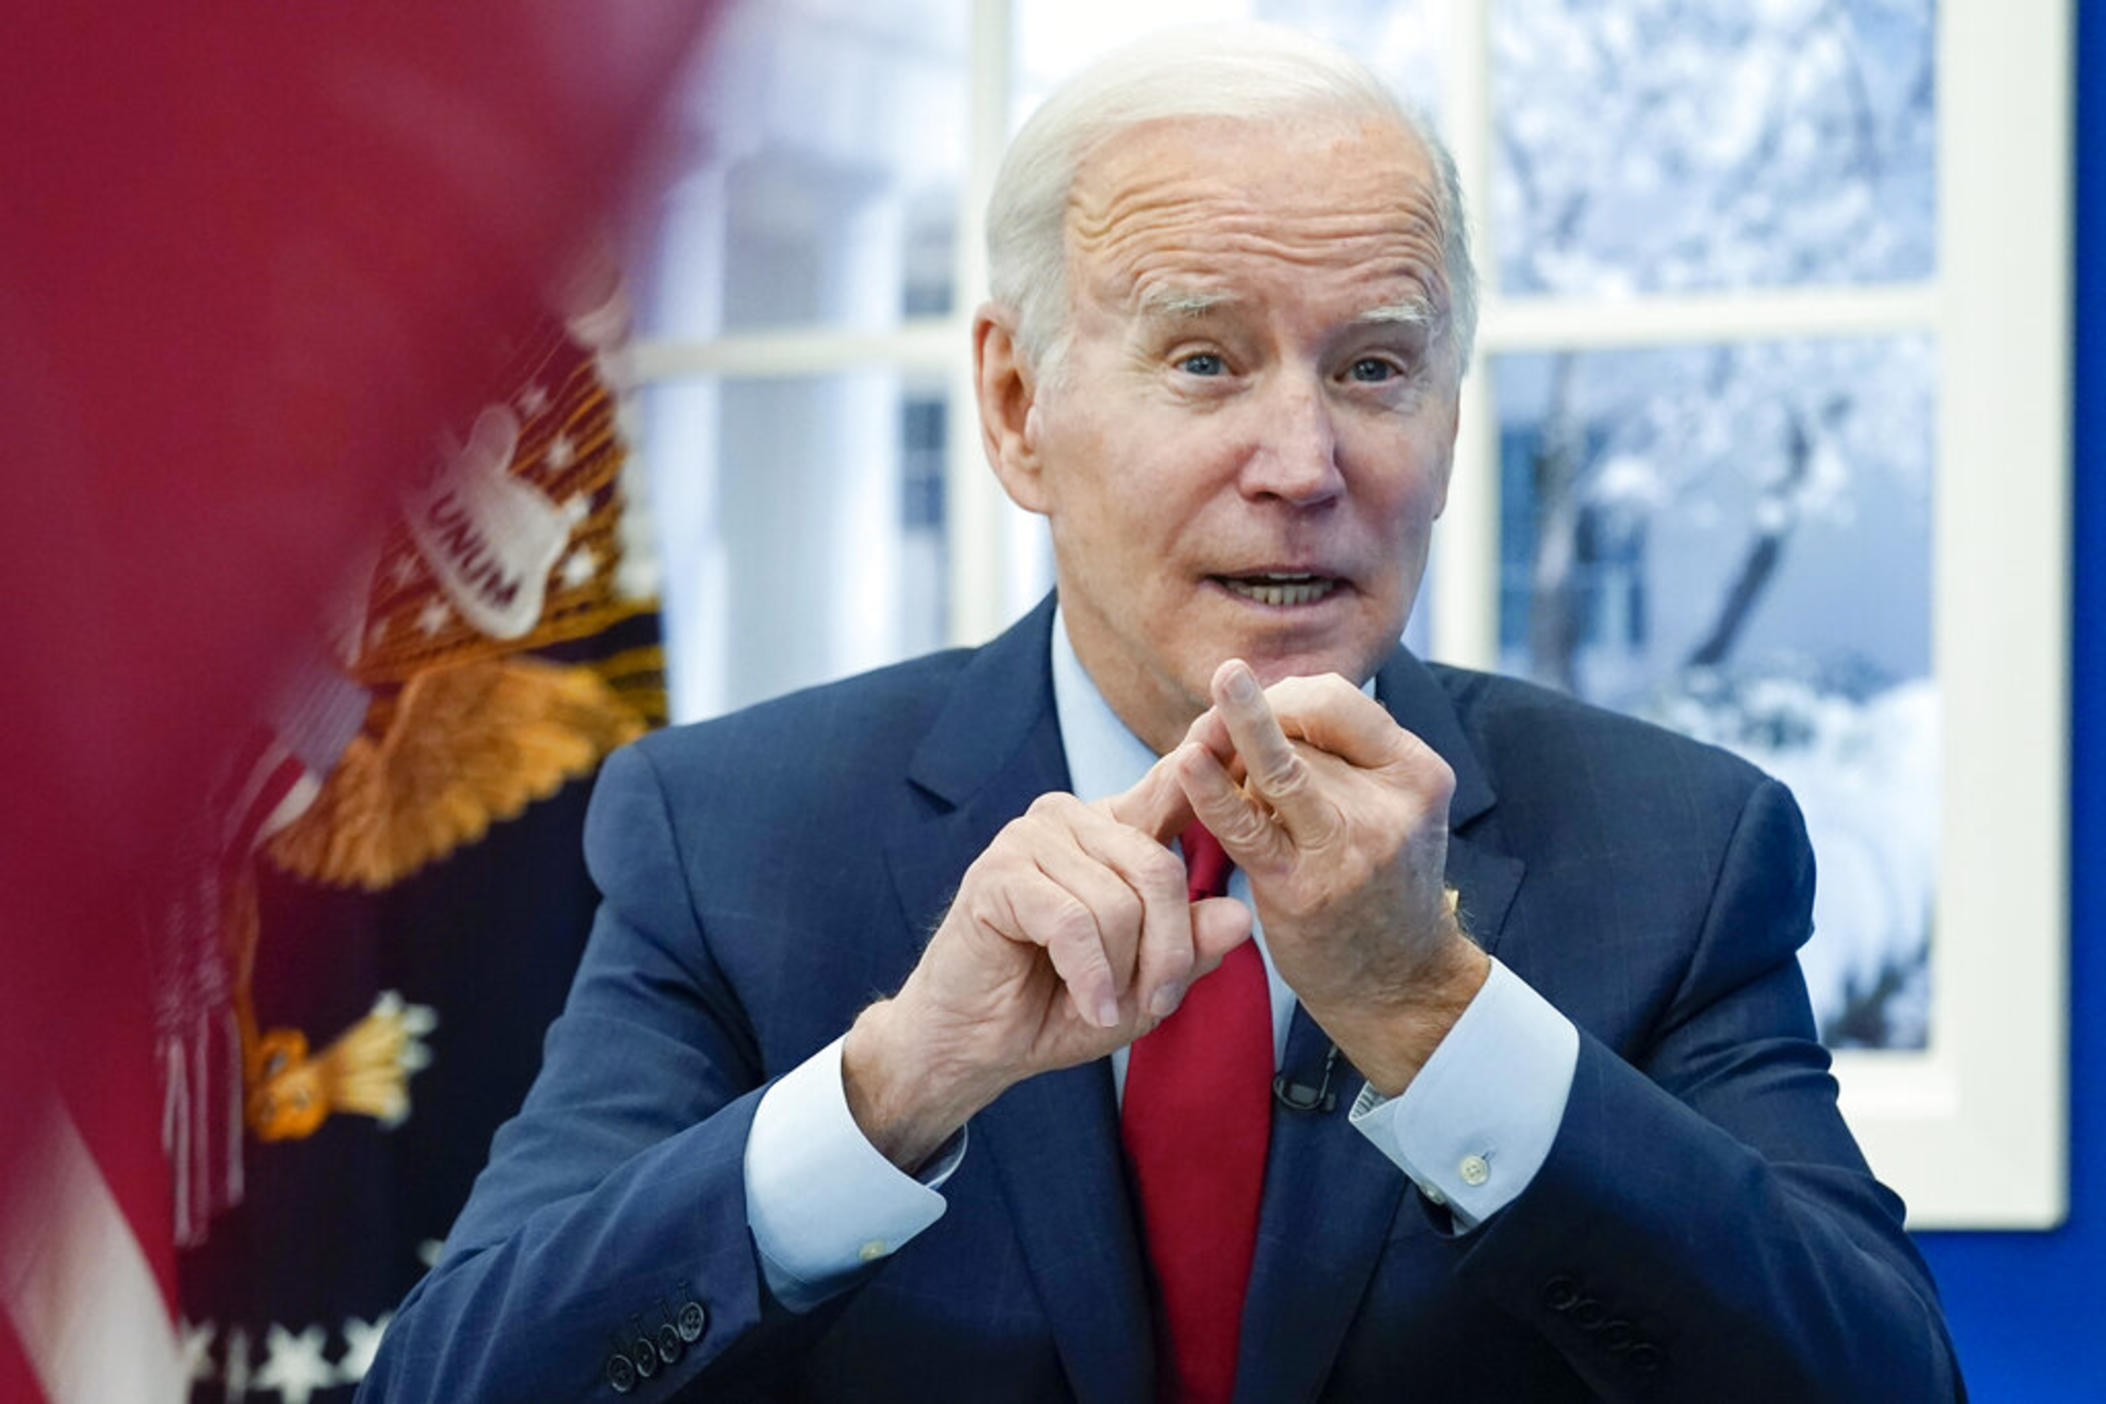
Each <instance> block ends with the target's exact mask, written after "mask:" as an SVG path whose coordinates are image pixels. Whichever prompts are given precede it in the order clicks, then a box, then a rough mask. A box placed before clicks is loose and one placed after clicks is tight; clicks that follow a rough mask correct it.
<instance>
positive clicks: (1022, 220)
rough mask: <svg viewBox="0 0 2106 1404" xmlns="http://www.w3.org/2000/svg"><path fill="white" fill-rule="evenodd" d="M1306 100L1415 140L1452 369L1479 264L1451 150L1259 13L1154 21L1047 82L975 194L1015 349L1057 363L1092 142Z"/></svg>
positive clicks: (1339, 54)
mask: <svg viewBox="0 0 2106 1404" xmlns="http://www.w3.org/2000/svg"><path fill="white" fill-rule="evenodd" d="M1315 114H1323V115H1335V116H1339V117H1345V118H1354V119H1374V120H1376V121H1381V122H1386V123H1389V124H1391V125H1392V126H1394V127H1396V128H1398V129H1399V130H1402V131H1404V132H1407V133H1409V134H1410V135H1411V136H1412V137H1413V138H1414V139H1416V140H1417V141H1418V143H1419V144H1420V146H1422V147H1423V148H1424V149H1425V151H1426V154H1427V157H1428V159H1429V160H1430V161H1431V162H1432V164H1433V168H1434V174H1435V178H1436V185H1437V187H1438V188H1437V190H1436V192H1435V199H1436V206H1435V208H1436V212H1437V215H1438V217H1439V219H1440V225H1441V264H1442V270H1441V271H1442V273H1443V275H1444V277H1445V279H1446V281H1447V285H1448V304H1449V305H1448V307H1447V308H1446V309H1445V311H1446V314H1447V316H1446V321H1447V326H1446V332H1447V341H1448V347H1449V349H1450V350H1451V351H1452V352H1453V353H1454V355H1455V366H1456V369H1457V373H1458V374H1460V373H1461V370H1462V368H1464V367H1466V366H1468V365H1469V363H1470V348H1471V345H1472V343H1473V342H1474V341H1475V339H1476V335H1477V276H1476V271H1475V269H1474V268H1473V267H1472V266H1471V263H1470V240H1469V233H1468V229H1467V226H1466V225H1465V222H1464V213H1463V200H1462V186H1461V183H1460V182H1459V181H1458V180H1457V178H1456V174H1455V158H1454V157H1453V156H1452V155H1450V154H1449V152H1448V148H1447V147H1446V146H1445V145H1443V144H1442V142H1441V140H1440V138H1439V137H1438V136H1436V135H1435V134H1434V132H1433V129H1432V126H1431V124H1430V123H1428V122H1427V121H1426V120H1425V118H1424V117H1423V116H1421V115H1420V114H1419V113H1418V112H1416V111H1414V110H1412V109H1411V108H1409V107H1407V106H1405V105H1404V104H1403V103H1401V102H1400V101H1398V99H1397V97H1396V95H1395V94H1394V93H1392V92H1391V91H1390V90H1389V89H1388V87H1386V86H1385V85H1384V84H1383V82H1382V80H1381V79H1379V78H1377V77H1376V76H1375V75H1374V74H1373V73H1371V72H1369V71H1368V69H1367V67H1366V66H1365V65H1364V64H1362V63H1361V62H1360V61H1359V60H1357V59H1355V58H1353V57H1352V56H1350V55H1349V54H1347V53H1345V52H1344V51H1342V50H1340V49H1337V48H1335V47H1333V46H1332V45H1330V44H1327V43H1324V42H1322V41H1321V40H1317V39H1313V38H1310V37H1309V36H1308V35H1305V34H1299V33H1296V32H1295V31H1294V30H1291V29H1283V28H1280V27H1279V26H1276V25H1269V24H1228V25H1207V26H1202V27H1197V28H1186V29H1173V30H1166V31H1164V32H1162V33H1159V34H1155V35H1152V36H1150V37H1148V38H1146V39H1142V40H1139V41H1137V42H1135V43H1132V44H1128V45H1126V46H1125V47H1124V48H1120V49H1117V50H1114V51H1113V52H1112V53H1111V54H1109V55H1107V56H1106V57H1104V58H1102V59H1099V60H1098V61H1097V62H1096V63H1094V64H1092V65H1091V66H1090V67H1088V68H1086V69H1084V70H1083V71H1082V72H1081V73H1079V74H1077V75H1076V76H1074V77H1073V78H1070V79H1069V80H1068V81H1067V82H1066V83H1064V84H1062V85H1061V86H1060V87H1059V88H1057V89H1056V90H1055V91H1054V92H1053V95H1052V96H1051V97H1049V98H1047V99H1046V100H1045V102H1044V103H1042V104H1041V105H1040V106H1039V108H1038V110H1037V111H1036V112H1034V113H1032V114H1031V120H1030V121H1028V122H1026V123H1025V124H1024V126H1023V130H1021V131H1019V132H1018V133H1017V134H1016V138H1015V140H1013V141H1011V142H1010V144H1009V150H1008V152H1007V153H1006V154H1005V155H1004V156H1003V158H1002V167H1001V170H1000V171H999V172H998V173H997V174H996V176H995V183H994V193H993V194H992V195H991V196H990V197H989V199H988V202H987V277H988V285H989V291H990V293H991V294H992V295H993V298H994V300H995V302H997V303H998V304H1000V305H1002V306H1003V307H1006V308H1007V309H1009V311H1010V312H1011V313H1012V314H1013V315H1014V316H1015V317H1016V321H1017V325H1016V335H1017V344H1018V347H1019V349H1020V351H1021V352H1022V354H1023V357H1024V360H1025V363H1026V364H1028V365H1030V366H1032V367H1034V368H1036V369H1038V370H1039V371H1040V372H1041V373H1042V374H1046V375H1052V374H1056V373H1057V367H1058V365H1059V362H1060V357H1061V351H1062V350H1063V348H1064V346H1065V342H1066V325H1067V318H1068V285H1067V244H1066V222H1067V208H1068V197H1069V194H1070V192H1071V190H1072V188H1073V186H1074V183H1075V175H1076V172H1077V171H1078V170H1079V169H1080V168H1081V166H1082V163H1083V161H1084V160H1085V159H1086V158H1087V157H1088V156H1089V155H1090V153H1091V152H1093V151H1094V150H1096V149H1097V148H1098V147H1100V146H1101V145H1103V143H1105V142H1106V141H1108V140H1110V139H1111V138H1113V137H1116V136H1118V135H1119V134H1120V133H1122V132H1125V131H1127V130H1129V129H1131V128H1133V127H1137V126H1140V125H1141V124H1143V123H1147V122H1158V121H1164V120H1173V119H1178V118H1188V117H1223V118H1231V119H1236V120H1244V121H1265V120H1276V119H1280V118H1287V117H1299V116H1306V115H1315Z"/></svg>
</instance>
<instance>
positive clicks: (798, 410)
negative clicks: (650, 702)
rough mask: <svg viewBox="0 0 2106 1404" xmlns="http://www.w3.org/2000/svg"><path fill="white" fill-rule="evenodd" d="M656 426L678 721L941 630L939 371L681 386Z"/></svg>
mask: <svg viewBox="0 0 2106 1404" xmlns="http://www.w3.org/2000/svg"><path fill="white" fill-rule="evenodd" d="M643 425H644V431H643V432H644V437H643V446H642V448H643V452H644V454H645V455H646V458H645V461H646V462H647V463H648V465H649V466H650V469H651V481H652V492H653V501H652V504H651V507H652V511H653V514H654V515H655V517H656V518H657V522H658V528H659V536H660V540H661V543H662V547H661V549H662V550H663V553H664V557H665V564H666V573H665V574H666V642H667V654H668V661H669V663H670V668H671V675H672V676H671V682H672V691H673V696H672V704H673V716H674V719H675V720H676V721H692V720H695V719H696V718H698V717H705V716H714V715H717V714H718V713H721V712H726V711H730V710H731V709H733V708H736V707H742V706H745V705H747V704H748V703H751V702H757V701H760V700H762V699H764V698H768V697H773V696H775V695H777V694H779V693H782V692H786V691H789V690H790V689H792V688H796V687H803V686H806V685H809V684H811V683H817V682H824V681H826V680H828V679H831V678H838V677H845V676H847V675H848V674H850V673H855V672H861V671H862V670H864V669H866V668H874V667H878V666H880V665H882V664H885V663H891V662H895V661H897V660H899V659H901V658H906V657H909V656H911V655H913V654H917V653H924V652H927V651H928V650H930V649H932V648H935V647H937V646H939V645H940V644H941V643H942V642H943V626H944V608H945V600H944V590H945V583H946V576H945V569H944V519H945V512H944V496H943V481H944V476H943V462H944V452H945V441H946V437H947V436H948V434H949V433H950V424H949V419H948V411H947V407H946V405H945V402H944V397H943V387H942V385H941V384H940V383H934V382H932V383H929V384H922V383H920V382H919V381H917V380H915V379H912V378H908V377H903V376H902V375H900V374H899V373H898V372H894V371H862V372H855V373H852V374H846V375H835V376H826V377H815V378H811V379H797V380H786V379H785V380H773V379H771V380H732V379H720V378H714V377H712V378H705V379H696V380H687V381H677V382H670V383H667V384H663V385H658V386H654V387H651V388H650V389H647V390H646V391H645V392H644V395H643Z"/></svg>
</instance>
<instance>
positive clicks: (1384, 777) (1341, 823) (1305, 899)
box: [1165, 659, 1491, 1097]
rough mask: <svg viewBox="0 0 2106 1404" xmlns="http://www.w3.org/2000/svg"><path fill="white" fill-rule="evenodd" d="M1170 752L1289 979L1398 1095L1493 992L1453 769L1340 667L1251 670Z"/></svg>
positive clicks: (1218, 685)
mask: <svg viewBox="0 0 2106 1404" xmlns="http://www.w3.org/2000/svg"><path fill="white" fill-rule="evenodd" d="M1213 698H1214V706H1213V707H1212V709H1210V710H1209V711H1207V712H1205V713H1204V714H1202V715H1201V716H1200V718H1199V719H1198V720H1197V721H1196V722H1194V723H1193V724H1192V729H1191V731H1190V733H1188V735H1187V738H1186V742H1185V744H1184V745H1182V746H1180V747H1179V748H1178V749H1177V750H1175V751H1172V752H1171V753H1170V755H1169V756H1167V757H1165V763H1169V764H1174V765H1175V766H1176V769H1177V775H1178V780H1179V783H1180V784H1181V785H1182V787H1183V788H1184V791H1185V793H1186V795H1187V796H1188V797H1189V798H1190V800H1191V803H1192V808H1193V810H1194V812H1195V813H1196V814H1197V815H1198V818H1199V821H1200V822H1201V823H1203V824H1205V825H1206V826H1207V827H1208V828H1209V829H1211V830H1212V831H1213V833H1214V836H1215V837H1216V838H1218V839H1220V840H1221V846H1222V847H1223V848H1225V849H1226V850H1228V854H1229V856H1230V857H1231V858H1233V859H1235V860H1236V864H1237V866H1239V867H1241V868H1242V869H1243V870H1244V872H1245V873H1246V874H1248V876H1249V879H1250V888H1251V897H1252V900H1253V901H1254V903H1255V904H1256V906H1257V909H1258V916H1259V919H1260V920H1261V921H1262V922H1263V923H1264V926H1265V944H1266V948H1267V949H1268V950H1269V951H1270V952H1271V955H1272V960H1273V964H1274V965H1275V966H1276V967H1277V968H1278V970H1279V972H1280V976H1281V978H1282V979H1284V980H1285V981H1286V982H1287V983H1288V984H1289V985H1291V986H1293V988H1294V991H1295V994H1296V996H1297V997H1298V998H1299V999H1300V1000H1301V1002H1302V1004H1303V1005H1304V1006H1306V1007H1307V1008H1308V1010H1309V1013H1310V1015H1311V1017H1313V1018H1314V1019H1315V1020H1316V1021H1317V1023H1318V1024H1320V1025H1322V1026H1323V1028H1324V1030H1325V1032H1327V1033H1329V1034H1330V1035H1331V1037H1332V1038H1334V1039H1335V1040H1337V1042H1338V1045H1339V1047H1340V1048H1341V1049H1343V1050H1344V1051H1345V1054H1346V1056H1347V1057H1349V1058H1351V1059H1352V1060H1353V1064H1354V1066H1355V1067H1358V1068H1359V1069H1360V1070H1361V1072H1363V1073H1364V1074H1366V1076H1367V1078H1368V1081H1369V1082H1370V1083H1371V1084H1373V1085H1374V1087H1375V1090H1376V1091H1378V1092H1381V1093H1383V1094H1385V1095H1387V1096H1392V1097H1393V1096H1396V1095H1397V1094H1399V1093H1400V1092H1402V1091H1403V1090H1404V1088H1405V1087H1406V1086H1408V1085H1409V1084H1410V1082H1411V1079H1412V1078H1413V1077H1415V1076H1416V1075H1417V1074H1418V1070H1419V1069H1420V1068H1421V1067H1422V1066H1424V1064H1425V1062H1426V1060H1427V1058H1429V1057H1431V1056H1432V1054H1433V1050H1434V1048H1435V1047H1436V1046H1437V1045H1438V1044H1439V1043H1440V1041H1441V1039H1442V1038H1443V1037H1445V1036H1446V1034H1447V1032H1448V1030H1449V1029H1450V1028H1452V1027H1453V1026H1454V1023H1455V1020H1456V1019H1457V1018H1459V1017H1460V1016H1461V1014H1462V1011H1463V1010H1464V1009H1465V1008H1467V1007H1468V1005H1469V1002H1470V1000H1471V999H1472V998H1473V997H1474V996H1475V995H1476V993H1477V991H1478V989H1479V988H1480V987H1481V986H1482V985H1483V984H1484V980H1485V976H1486V975H1487V974H1488V973H1489V971H1490V968H1491V967H1490V962H1489V959H1488V958H1487V957H1486V956H1485V955H1484V953H1483V952H1482V951H1480V950H1478V949H1477V947H1475V946H1474V945H1472V944H1471V943H1470V941H1469V940H1468V939H1467V938H1466V937H1465V936H1464V935H1463V934H1462V931H1461V928H1460V927H1459V926H1458V925H1457V923H1456V920H1455V915H1454V912H1453V909H1452V907H1451V905H1450V903H1449V901H1448V897H1447V891H1446V886H1445V883H1444V881H1443V877H1442V873H1443V869H1444V867H1445V864H1446V861H1447V853H1448V801H1449V798H1450V796H1452V795H1453V794H1454V791H1455V775H1454V772H1452V771H1451V770H1449V768H1448V766H1447V763H1446V762H1444V761H1443V760H1442V759H1441V758H1440V757H1439V756H1438V755H1436V754H1435V753H1434V752H1433V750H1432V749H1431V748H1430V747H1428V746H1427V745H1426V744H1425V743H1424V742H1423V741H1421V740H1419V739H1418V738H1417V737H1416V736H1413V735H1412V734H1411V733H1410V732H1408V731H1406V730H1404V729H1403V728H1402V727H1400V726H1398V725H1397V724H1396V722H1395V721H1393V720H1392V719H1391V718H1390V715H1389V713H1388V712H1386V711H1384V710H1383V709H1382V707H1381V705H1380V704H1378V703H1377V702H1375V701H1374V700H1373V699H1372V698H1370V697H1368V696H1367V695H1366V694H1365V693H1363V692H1361V691H1360V689H1359V688H1357V687H1354V686H1353V685H1352V684H1351V683H1349V682H1347V681H1346V680H1345V679H1344V678H1342V677H1339V676H1338V675H1337V674H1335V673H1334V674H1328V675H1325V676H1323V677H1312V678H1287V679H1284V680H1282V681H1280V682H1278V683H1275V684H1274V685H1273V686H1272V687H1271V689H1269V690H1264V689H1261V688H1260V687H1259V685H1258V680H1257V678H1256V676H1255V675H1254V674H1253V673H1252V672H1251V670H1250V668H1249V667H1248V666H1247V665H1245V664H1244V663H1243V662H1242V661H1240V660H1237V659H1231V660H1229V661H1228V662H1226V663H1224V664H1222V665H1221V667H1220V668H1219V669H1218V670H1217V671H1216V672H1215V674H1214V681H1213Z"/></svg>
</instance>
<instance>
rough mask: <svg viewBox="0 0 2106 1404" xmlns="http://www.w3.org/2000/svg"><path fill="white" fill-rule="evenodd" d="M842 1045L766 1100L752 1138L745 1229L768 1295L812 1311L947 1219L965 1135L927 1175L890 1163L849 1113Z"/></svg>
mask: <svg viewBox="0 0 2106 1404" xmlns="http://www.w3.org/2000/svg"><path fill="white" fill-rule="evenodd" d="M842 1042H843V1039H839V1038H837V1039H835V1040H834V1041H833V1042H832V1043H830V1044H828V1045H827V1046H826V1047H825V1048H822V1049H820V1050H819V1051H818V1052H817V1053H814V1054H813V1055H812V1056H811V1057H810V1058H807V1059H806V1060H805V1061H804V1062H802V1063H800V1064H798V1065H797V1066H796V1067H795V1068H793V1069H791V1070H790V1071H789V1072H788V1073H786V1074H785V1075H784V1076H783V1077H782V1078H780V1079H778V1080H777V1082H776V1083H775V1085H774V1086H773V1087H770V1088H769V1089H768V1090H767V1091H766V1092H765V1093H763V1094H761V1100H760V1105H759V1106H758V1107H755V1108H754V1111H753V1125H752V1128H751V1130H749V1131H748V1133H747V1136H746V1161H745V1174H746V1224H747V1227H749V1228H750V1229H752V1231H753V1243H754V1246H755V1247H756V1248H758V1249H759V1250H760V1260H761V1271H762V1273H763V1274H764V1275H765V1276H766V1278H767V1280H768V1290H769V1291H770V1292H772V1293H774V1295H775V1299H776V1300H777V1301H779V1302H781V1303H782V1304H783V1305H784V1306H786V1307H788V1308H789V1309H790V1310H792V1311H799V1312H802V1311H810V1310H811V1309H812V1308H813V1307H815V1306H817V1305H819V1304H820V1303H821V1302H823V1301H825V1300H826V1299H827V1298H828V1297H830V1296H832V1295H834V1293H836V1292H838V1291H840V1290H841V1289H842V1288H844V1287H846V1286H847V1285H848V1282H849V1280H850V1278H851V1277H852V1276H853V1275H854V1274H855V1272H856V1271H857V1270H858V1269H859V1268H863V1267H866V1266H868V1265H870V1264H872V1263H876V1262H879V1261H882V1260H883V1259H885V1258H888V1257H890V1256H891V1255H892V1254H893V1253H895V1252H897V1251H898V1250H899V1249H900V1248H901V1247H902V1246H903V1245H904V1244H905V1243H906V1242H907V1241H908V1240H909V1239H911V1238H913V1237H914V1236H915V1235H916V1234H918V1233H920V1232H921V1231H922V1230H923V1229H925V1228H927V1227H928V1226H929V1225H930V1224H933V1223H935V1222H936V1221H937V1220H938V1219H940V1218H942V1217H943V1211H944V1207H945V1203H944V1198H943V1196H942V1195H941V1194H938V1193H937V1190H938V1189H939V1188H940V1187H941V1186H942V1184H943V1182H944V1181H945V1180H948V1179H949V1178H950V1177H951V1172H952V1171H954V1170H956V1169H957V1168H958V1163H959V1162H960V1161H961V1160H963V1159H964V1158H965V1132H964V1130H963V1129H962V1128H961V1129H960V1130H959V1132H958V1134H957V1135H955V1136H953V1137H952V1138H951V1139H950V1140H949V1141H948V1142H947V1143H946V1144H945V1145H944V1147H943V1148H942V1149H941V1150H940V1151H938V1152H937V1154H936V1157H935V1158H934V1159H933V1160H931V1161H930V1162H929V1164H928V1165H927V1166H926V1167H924V1169H923V1170H922V1172H921V1174H920V1175H919V1176H914V1175H908V1174H906V1173H905V1172H904V1171H902V1170H900V1169H899V1167H898V1166H896V1165H894V1164H893V1163H892V1162H891V1161H889V1160H887V1159H885V1157H884V1156H883V1155H882V1154H880V1153H879V1152H878V1150H877V1148H876V1147H875V1146H873V1145H871V1144H870V1140H869V1138H868V1137H866V1136H865V1135H864V1134H863V1129H862V1128H861V1127H860V1126H857V1125H856V1120H855V1117H854V1116H853V1115H852V1114H850V1112H849V1110H848V1093H847V1091H846V1089H845V1088H844V1087H843V1086H842V1081H841V1045H842Z"/></svg>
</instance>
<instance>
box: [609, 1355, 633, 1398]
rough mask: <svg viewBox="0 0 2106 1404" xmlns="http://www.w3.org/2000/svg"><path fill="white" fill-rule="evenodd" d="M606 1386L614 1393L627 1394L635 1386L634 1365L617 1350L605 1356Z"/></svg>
mask: <svg viewBox="0 0 2106 1404" xmlns="http://www.w3.org/2000/svg"><path fill="white" fill-rule="evenodd" d="M607 1386H608V1388H610V1389H612V1390H613V1391H614V1392H615V1393H616V1394H627V1393H628V1392H629V1391H630V1390H632V1389H634V1388H636V1367H635V1366H634V1365H631V1364H630V1363H629V1357H628V1356H626V1355H623V1354H622V1353H621V1352H619V1351H616V1352H615V1353H614V1354H613V1355H610V1356H608V1357H607Z"/></svg>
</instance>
